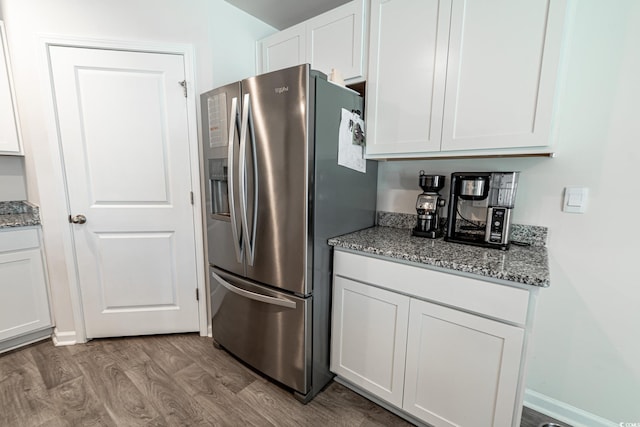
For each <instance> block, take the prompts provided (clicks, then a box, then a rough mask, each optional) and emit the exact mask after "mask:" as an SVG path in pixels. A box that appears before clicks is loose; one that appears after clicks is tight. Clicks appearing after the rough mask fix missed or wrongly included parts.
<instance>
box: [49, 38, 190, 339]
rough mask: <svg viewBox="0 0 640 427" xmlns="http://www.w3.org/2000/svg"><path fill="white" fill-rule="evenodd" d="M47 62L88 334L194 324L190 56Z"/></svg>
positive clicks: (63, 52) (58, 57)
mask: <svg viewBox="0 0 640 427" xmlns="http://www.w3.org/2000/svg"><path fill="white" fill-rule="evenodd" d="M50 58H51V72H52V78H53V87H54V91H55V102H56V105H55V106H56V112H57V116H58V127H59V133H60V138H61V145H62V152H63V159H64V166H65V173H66V181H67V191H68V199H69V207H70V213H71V214H72V215H77V214H83V215H85V216H86V218H87V222H86V223H85V224H79V223H77V224H72V225H71V227H72V230H73V237H74V244H75V253H76V260H77V268H78V277H79V282H80V288H81V294H82V303H83V312H84V316H85V327H86V334H87V338H94V337H102V336H121V335H141V334H153V333H171V332H183V331H196V330H197V329H198V306H197V301H196V298H195V288H196V287H197V282H196V261H195V250H194V248H195V235H194V223H193V207H192V205H191V203H190V197H189V196H190V191H191V169H190V161H189V142H188V141H189V134H188V127H187V109H186V101H185V98H184V95H183V90H182V87H180V85H179V82H180V81H183V80H184V59H183V57H182V56H180V55H171V54H156V53H143V52H129V51H111V50H103V49H85V48H75V47H62V46H52V47H50Z"/></svg>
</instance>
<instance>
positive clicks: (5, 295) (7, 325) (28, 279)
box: [0, 249, 51, 341]
mask: <svg viewBox="0 0 640 427" xmlns="http://www.w3.org/2000/svg"><path fill="white" fill-rule="evenodd" d="M50 325H51V318H50V314H49V302H48V298H47V287H46V282H45V278H44V269H43V263H42V257H41V253H40V250H39V249H29V250H24V251H17V252H5V253H2V254H0V341H2V340H4V339H7V338H13V337H16V336H19V335H22V334H24V333H28V332H33V331H36V330H38V329H41V328H45V327H47V326H50Z"/></svg>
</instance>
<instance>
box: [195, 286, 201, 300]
mask: <svg viewBox="0 0 640 427" xmlns="http://www.w3.org/2000/svg"><path fill="white" fill-rule="evenodd" d="M196 301H200V289H198V288H196Z"/></svg>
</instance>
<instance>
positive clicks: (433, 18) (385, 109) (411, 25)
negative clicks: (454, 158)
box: [366, 0, 451, 155]
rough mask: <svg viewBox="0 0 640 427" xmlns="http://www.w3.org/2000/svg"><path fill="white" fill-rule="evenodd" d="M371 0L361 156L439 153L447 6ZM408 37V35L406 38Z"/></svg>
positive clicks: (427, 0)
mask: <svg viewBox="0 0 640 427" xmlns="http://www.w3.org/2000/svg"><path fill="white" fill-rule="evenodd" d="M440 3H443V2H440V1H438V0H386V1H384V0H373V2H372V7H371V34H370V46H369V50H370V52H369V57H370V62H369V80H368V84H367V123H366V124H367V134H368V135H367V154H369V155H371V154H386V153H414V152H428V151H438V150H440V135H441V130H442V105H443V103H444V81H445V77H446V76H445V73H446V67H447V37H448V32H449V28H448V27H447V26H443V25H439V22H446V21H447V19H448V17H449V15H450V11H451V9H450V4H448V3H447V2H444V4H440ZM409 35H410V36H409Z"/></svg>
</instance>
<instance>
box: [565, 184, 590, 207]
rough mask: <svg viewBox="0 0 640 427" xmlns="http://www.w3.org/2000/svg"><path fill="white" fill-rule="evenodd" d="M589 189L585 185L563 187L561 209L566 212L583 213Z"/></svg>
mask: <svg viewBox="0 0 640 427" xmlns="http://www.w3.org/2000/svg"><path fill="white" fill-rule="evenodd" d="M588 198H589V189H588V188H586V187H565V189H564V202H563V203H562V211H563V212H568V213H584V212H585V211H586V210H587V201H588Z"/></svg>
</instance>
